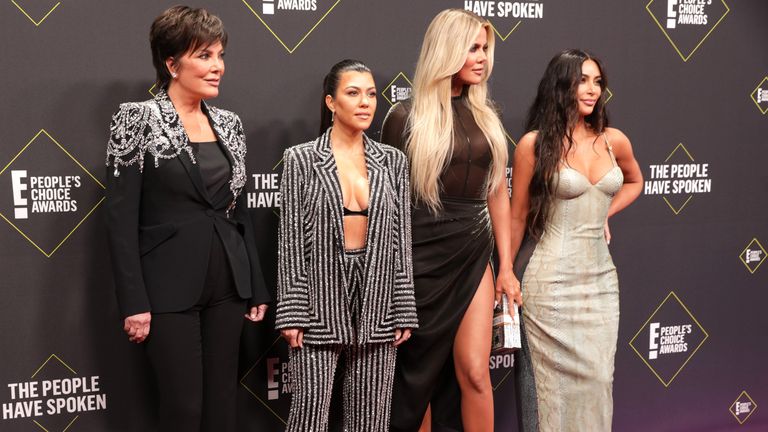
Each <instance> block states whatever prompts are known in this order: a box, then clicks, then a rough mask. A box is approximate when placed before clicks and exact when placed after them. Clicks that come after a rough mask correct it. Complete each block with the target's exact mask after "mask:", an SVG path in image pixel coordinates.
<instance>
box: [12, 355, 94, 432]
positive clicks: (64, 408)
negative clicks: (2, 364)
mask: <svg viewBox="0 0 768 432" xmlns="http://www.w3.org/2000/svg"><path fill="white" fill-rule="evenodd" d="M5 387H6V390H7V393H6V400H7V401H5V402H3V403H2V412H3V421H13V420H21V419H27V420H30V421H32V423H34V424H35V425H37V426H38V427H39V428H40V429H42V430H44V431H49V430H50V431H54V430H62V431H69V430H74V428H73V425H74V424H75V422H76V421H77V419H78V418H79V417H80V415H82V413H85V412H89V411H103V410H106V409H107V394H106V393H104V391H103V390H102V389H101V381H100V377H99V376H98V375H91V376H83V375H80V374H78V373H77V372H76V371H75V370H74V369H72V368H71V367H70V366H69V365H68V364H66V363H65V362H64V361H63V360H61V359H60V358H59V357H58V356H56V355H55V354H51V355H50V356H49V357H48V359H47V360H46V361H45V362H43V364H42V365H41V366H40V367H38V368H37V370H36V371H35V373H33V374H32V376H31V377H30V379H29V380H23V381H19V382H10V383H7V384H6V386H5Z"/></svg>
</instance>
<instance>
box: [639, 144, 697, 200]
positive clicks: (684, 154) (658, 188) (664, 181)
mask: <svg viewBox="0 0 768 432" xmlns="http://www.w3.org/2000/svg"><path fill="white" fill-rule="evenodd" d="M649 171H650V175H649V176H647V177H646V178H647V180H646V181H645V185H644V188H643V193H644V194H645V195H661V196H662V198H663V199H664V202H666V203H667V206H669V208H670V209H671V210H672V212H674V213H675V214H676V215H678V214H680V212H681V211H683V209H684V208H685V206H687V205H688V203H689V202H690V201H691V199H693V196H694V195H702V194H708V193H710V192H712V179H711V178H709V176H710V166H709V163H702V162H701V161H696V160H695V159H694V158H693V156H692V155H691V152H689V151H688V149H687V148H685V146H684V145H683V144H682V143H680V144H678V145H677V147H675V149H674V150H672V152H671V153H670V154H669V156H667V158H666V159H664V162H662V163H659V164H652V165H649Z"/></svg>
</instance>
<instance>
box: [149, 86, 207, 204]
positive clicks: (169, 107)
mask: <svg viewBox="0 0 768 432" xmlns="http://www.w3.org/2000/svg"><path fill="white" fill-rule="evenodd" d="M155 102H157V105H158V107H159V108H160V113H161V115H162V118H163V119H165V120H166V121H168V129H169V130H170V133H173V134H174V135H176V136H178V137H183V139H184V147H186V151H183V152H181V153H179V156H178V159H179V161H180V162H181V164H182V165H183V166H184V169H185V170H186V171H187V175H189V178H190V180H191V181H192V184H193V185H194V186H195V189H197V192H198V193H199V194H200V196H201V197H203V199H204V200H205V201H206V202H207V203H208V204H210V203H211V200H210V198H209V197H208V191H207V190H206V189H205V184H204V183H203V176H202V175H201V174H200V167H199V166H198V165H197V163H195V162H193V161H192V157H193V156H192V148H191V147H190V145H189V136H188V135H187V131H186V130H185V129H184V125H183V124H182V123H181V118H180V117H179V113H178V112H177V111H176V107H174V106H173V102H171V99H170V98H169V97H168V95H167V94H166V93H165V92H160V93H158V94H157V95H156V96H155ZM166 133H168V131H166ZM168 139H171V137H168Z"/></svg>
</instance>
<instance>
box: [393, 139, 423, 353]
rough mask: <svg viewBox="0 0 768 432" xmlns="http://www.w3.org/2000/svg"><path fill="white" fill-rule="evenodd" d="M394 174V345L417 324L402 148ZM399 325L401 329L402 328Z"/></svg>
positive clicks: (409, 191)
mask: <svg viewBox="0 0 768 432" xmlns="http://www.w3.org/2000/svg"><path fill="white" fill-rule="evenodd" d="M395 156H396V157H395V158H393V159H394V160H395V166H393V169H394V170H395V178H396V180H395V181H396V185H395V187H396V191H397V218H396V220H395V228H396V230H397V239H396V242H397V245H396V247H397V252H398V254H397V255H398V256H397V258H398V261H397V262H396V263H395V287H394V291H393V293H392V305H393V308H394V314H395V320H396V327H397V329H396V330H395V346H397V345H399V344H401V343H403V342H405V341H406V340H408V338H410V333H411V329H415V328H418V327H419V320H418V316H417V314H416V298H415V296H414V279H413V247H412V234H411V187H410V182H409V181H408V161H407V158H406V157H405V155H404V154H402V153H401V152H396V153H395ZM401 329H402V331H401Z"/></svg>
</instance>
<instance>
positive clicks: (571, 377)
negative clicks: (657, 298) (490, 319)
mask: <svg viewBox="0 0 768 432" xmlns="http://www.w3.org/2000/svg"><path fill="white" fill-rule="evenodd" d="M608 150H609V154H610V156H611V159H612V161H613V167H612V168H611V169H610V170H609V171H608V172H607V173H606V174H605V175H604V176H603V177H602V178H601V179H600V180H599V181H598V182H597V183H595V184H592V183H590V181H589V180H588V179H587V178H586V177H585V176H584V175H583V174H581V173H580V172H578V171H576V170H575V169H572V168H567V167H566V168H563V169H561V170H560V171H559V173H558V174H557V175H556V176H555V179H554V181H555V183H556V185H557V186H556V190H555V195H556V197H555V201H554V204H553V205H554V207H553V209H552V215H551V220H550V222H549V223H548V225H547V226H546V228H545V231H544V234H543V235H542V237H541V239H540V240H539V241H538V243H537V244H536V246H535V249H534V251H533V255H532V256H531V258H530V261H529V263H528V266H527V268H526V269H525V273H524V274H523V279H522V291H523V296H524V299H525V305H524V309H523V324H524V331H525V333H526V337H527V341H528V348H529V350H530V351H529V352H530V357H531V360H532V365H533V376H534V380H535V391H536V395H537V397H536V400H537V402H538V403H537V405H538V423H539V430H541V431H544V432H546V431H595V432H599V431H610V430H611V420H612V415H613V396H612V388H613V371H614V357H615V354H616V341H617V336H618V326H619V285H618V278H617V275H616V268H615V267H614V265H613V260H612V259H611V255H610V253H609V251H608V245H607V243H606V241H605V234H604V223H605V220H606V216H607V212H608V206H609V205H610V203H611V200H612V198H613V195H614V194H615V193H616V192H618V191H619V189H620V188H621V186H622V184H623V180H624V177H623V175H622V172H621V169H620V168H619V167H618V166H617V165H616V161H615V158H614V157H613V153H612V152H611V150H610V146H609V147H608ZM532 390H533V389H531V391H532Z"/></svg>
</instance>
